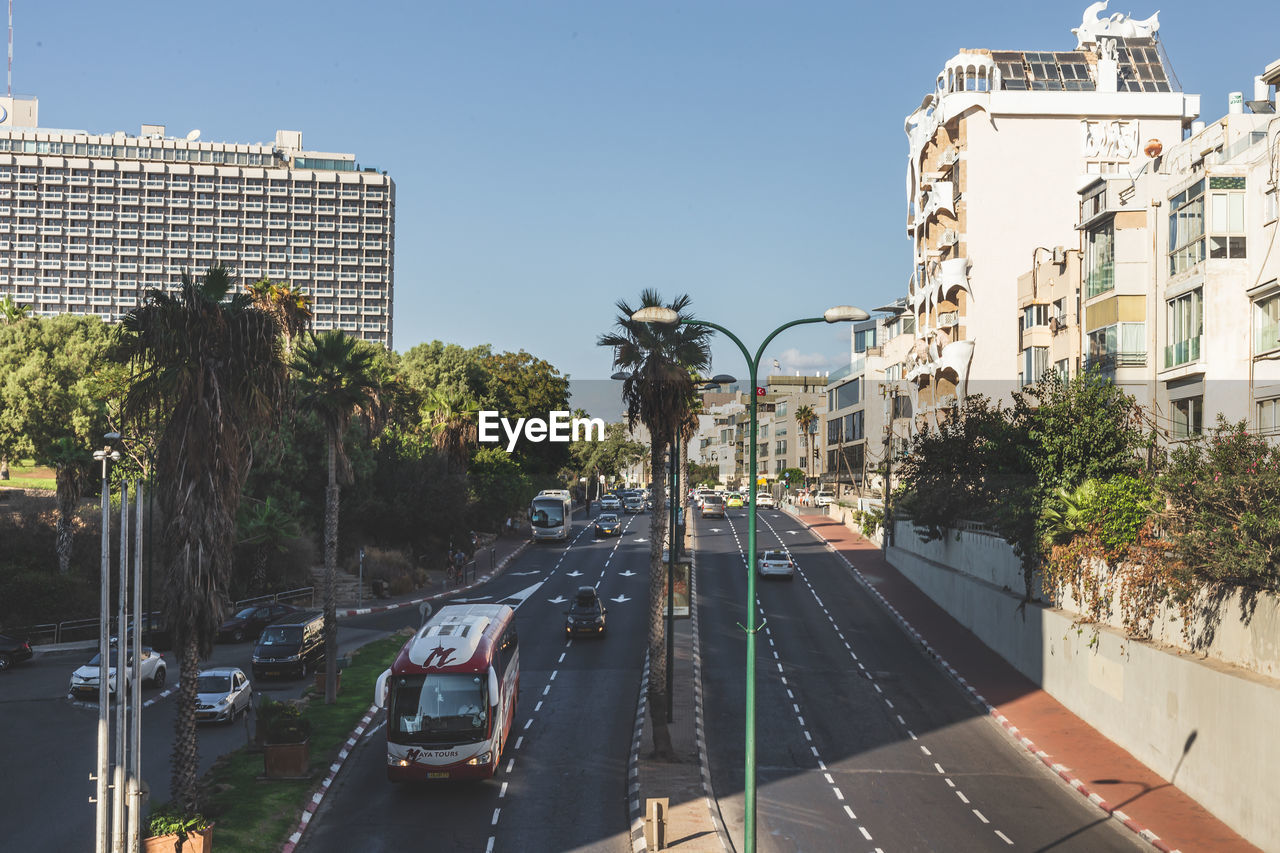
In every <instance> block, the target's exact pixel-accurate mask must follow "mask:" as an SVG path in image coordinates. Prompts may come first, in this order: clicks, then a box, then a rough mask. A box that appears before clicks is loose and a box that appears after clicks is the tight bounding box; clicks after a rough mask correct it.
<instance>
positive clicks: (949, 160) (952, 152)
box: [938, 145, 960, 166]
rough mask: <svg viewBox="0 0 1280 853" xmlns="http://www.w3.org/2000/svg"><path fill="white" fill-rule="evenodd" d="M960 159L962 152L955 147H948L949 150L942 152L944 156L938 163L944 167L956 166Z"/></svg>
mask: <svg viewBox="0 0 1280 853" xmlns="http://www.w3.org/2000/svg"><path fill="white" fill-rule="evenodd" d="M959 159H960V152H959V151H957V150H956V147H955V146H954V145H948V146H947V149H946V150H945V151H943V152H942V156H941V157H939V158H938V163H939V165H942V166H954V165H955V163H956V161H957V160H959Z"/></svg>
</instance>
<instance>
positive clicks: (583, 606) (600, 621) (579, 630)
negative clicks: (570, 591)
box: [564, 586, 607, 637]
mask: <svg viewBox="0 0 1280 853" xmlns="http://www.w3.org/2000/svg"><path fill="white" fill-rule="evenodd" d="M606 613H607V611H606V610H605V608H604V603H603V602H602V601H601V600H600V596H599V595H597V594H596V590H595V587H590V586H580V587H578V593H577V595H575V596H574V597H573V603H572V604H570V605H569V609H568V610H566V611H565V614H564V632H565V634H566V635H568V636H573V635H574V634H587V635H589V636H593V637H603V636H604V628H605V614H606Z"/></svg>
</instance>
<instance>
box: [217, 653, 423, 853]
mask: <svg viewBox="0 0 1280 853" xmlns="http://www.w3.org/2000/svg"><path fill="white" fill-rule="evenodd" d="M404 640H405V638H404V636H403V635H402V634H398V633H397V634H393V635H391V636H390V637H384V638H383V639H381V640H375V641H374V642H372V643H369V644H368V645H366V646H362V647H361V648H359V649H357V650H356V651H355V652H354V653H353V654H352V657H351V663H350V665H348V666H347V667H346V668H345V669H343V670H342V676H341V679H342V686H341V690H340V691H339V692H338V698H337V701H336V702H334V704H332V705H325V704H324V697H323V695H318V694H317V693H316V692H315V688H314V687H313V688H311V689H310V690H308V693H307V696H308V702H307V706H306V710H305V711H303V715H304V716H305V717H306V718H307V719H309V720H310V721H311V772H312V778H310V779H306V780H298V781H293V780H289V781H276V780H270V781H267V780H259V779H258V777H259V776H261V775H262V754H261V753H259V752H249V751H248V748H247V747H246V748H241V749H238V750H236V751H235V752H232V753H229V754H228V755H225V756H223V757H222V758H220V759H218V761H217V762H216V763H215V764H214V766H213V767H212V768H211V769H210V770H209V773H208V774H206V776H205V778H204V780H203V783H204V789H205V790H206V791H207V792H208V794H207V796H206V801H205V802H206V806H205V816H206V817H207V818H208V819H209V820H210V821H211V822H213V823H215V824H216V825H217V826H216V828H215V829H214V836H215V839H214V843H215V845H216V847H217V848H218V849H220V850H236V851H243V853H258V851H262V853H271V852H272V851H278V850H279V849H280V847H281V846H282V845H283V844H284V843H285V842H286V841H288V840H289V835H290V834H291V833H292V832H293V830H294V828H295V827H296V826H297V825H298V820H299V818H300V817H301V814H302V810H303V808H304V807H305V806H306V804H307V802H308V801H309V800H310V798H311V795H312V794H313V793H314V792H315V790H316V789H317V788H318V787H319V785H320V783H321V782H322V781H323V780H324V777H325V775H326V773H327V768H328V767H329V765H330V764H332V763H333V760H334V758H335V757H336V756H337V754H338V751H339V750H340V749H341V748H342V745H343V744H344V743H346V740H347V737H348V736H350V734H351V730H352V729H353V728H355V726H356V724H357V723H359V722H360V718H361V717H363V716H364V714H365V712H366V711H367V710H369V705H370V704H372V702H373V686H374V682H376V681H377V679H378V676H379V675H380V674H381V673H382V671H383V670H385V669H386V668H387V667H388V666H389V665H390V664H391V661H392V660H393V659H394V658H395V654H396V652H398V651H399V650H400V647H401V646H403V645H404Z"/></svg>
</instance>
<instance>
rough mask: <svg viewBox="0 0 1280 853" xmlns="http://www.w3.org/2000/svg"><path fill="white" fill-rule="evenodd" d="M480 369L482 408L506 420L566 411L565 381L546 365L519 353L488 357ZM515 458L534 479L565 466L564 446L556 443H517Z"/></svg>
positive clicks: (547, 363) (549, 365)
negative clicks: (483, 385) (481, 375)
mask: <svg viewBox="0 0 1280 853" xmlns="http://www.w3.org/2000/svg"><path fill="white" fill-rule="evenodd" d="M481 366H482V367H483V368H484V371H485V391H484V394H483V395H482V396H481V398H480V399H481V400H482V401H483V403H484V408H486V409H494V410H496V411H498V412H499V413H500V414H501V415H502V416H504V417H508V418H530V417H536V418H546V417H548V415H549V413H550V412H553V411H568V409H569V377H567V376H562V375H561V374H560V371H558V370H556V368H555V367H554V366H553V365H552V364H551V363H550V362H548V361H544V360H543V359H540V358H538V357H537V356H534V355H530V354H529V353H527V352H525V351H524V350H521V351H520V352H515V353H512V352H502V353H498V354H496V355H489V356H487V357H486V358H484V359H483V360H482V361H481ZM515 455H516V456H517V457H518V458H519V459H520V460H521V461H522V462H523V463H525V470H527V471H529V472H530V474H531V475H533V476H535V477H537V476H539V475H547V474H552V473H554V472H556V471H559V470H560V469H561V468H563V467H564V466H565V465H567V464H568V462H569V453H568V450H567V449H566V445H564V444H562V443H559V442H550V441H544V442H539V443H533V442H520V443H519V444H517V445H516V449H515Z"/></svg>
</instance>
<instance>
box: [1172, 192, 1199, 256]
mask: <svg viewBox="0 0 1280 853" xmlns="http://www.w3.org/2000/svg"><path fill="white" fill-rule="evenodd" d="M1203 260H1204V179H1203V178H1201V179H1200V180H1198V181H1196V182H1195V183H1194V184H1192V185H1191V186H1189V187H1187V188H1186V189H1185V190H1183V191H1182V192H1180V193H1178V194H1177V195H1176V196H1174V197H1173V198H1171V199H1169V275H1177V274H1178V273H1180V272H1186V271H1187V270H1189V269H1191V268H1192V267H1194V266H1195V265H1196V264H1198V263H1200V262H1201V261H1203Z"/></svg>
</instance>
